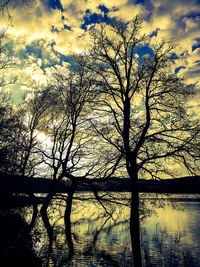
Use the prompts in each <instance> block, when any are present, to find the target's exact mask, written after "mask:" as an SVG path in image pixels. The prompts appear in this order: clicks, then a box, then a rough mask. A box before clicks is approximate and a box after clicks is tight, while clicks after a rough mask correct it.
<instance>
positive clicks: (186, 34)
mask: <svg viewBox="0 0 200 267" xmlns="http://www.w3.org/2000/svg"><path fill="white" fill-rule="evenodd" d="M139 12H140V13H142V16H143V18H144V22H143V29H142V33H145V34H147V35H149V36H150V35H151V36H152V37H153V38H154V40H155V41H159V40H161V39H162V38H166V39H169V38H170V37H175V38H176V42H177V43H178V44H179V46H177V48H176V50H175V52H176V54H177V55H178V56H179V57H180V58H179V60H178V62H177V63H176V64H175V65H174V70H175V69H177V68H179V67H180V66H182V68H180V69H179V72H178V74H179V75H185V76H187V79H188V83H197V85H198V86H199V85H200V84H199V83H200V82H199V80H200V79H199V75H200V73H199V62H198V60H199V47H198V46H199V43H200V42H199V39H198V38H199V37H200V29H199V22H200V16H199V14H200V4H199V3H198V1H197V0H191V1H188V0H173V1H165V0H142V1H138V0H135V1H130V0H110V1H107V0H96V1H93V0H54V1H49V0H38V4H37V6H36V7H34V8H32V9H29V10H25V9H24V8H23V7H22V6H17V7H16V8H14V9H11V10H10V13H11V15H12V18H13V19H12V26H11V25H10V26H9V28H8V35H9V36H8V37H9V42H8V48H9V50H10V51H11V52H12V53H13V54H17V55H18V57H19V62H18V66H19V68H20V70H19V73H21V70H22V69H24V71H25V70H27V67H28V68H29V69H31V68H32V71H33V70H34V75H32V78H34V79H36V78H37V79H39V80H42V79H43V78H39V77H40V76H41V77H43V75H44V72H45V70H47V69H50V68H51V67H52V66H58V65H63V64H64V62H65V61H67V62H70V55H71V54H72V53H73V52H76V51H80V50H85V49H87V48H88V46H89V40H90V38H89V29H90V27H92V26H94V25H95V23H97V22H99V19H100V18H102V16H104V17H106V18H107V19H113V18H114V19H116V20H117V19H119V20H123V21H128V20H130V19H132V18H133V17H134V16H135V15H136V14H138V13H139ZM6 24H7V20H6V18H5V17H4V18H1V20H0V26H3V25H6ZM36 67H37V71H36V70H35V69H36ZM39 70H40V71H39ZM30 72H31V71H30ZM19 76H20V79H21V78H22V76H21V74H20V75H19Z"/></svg>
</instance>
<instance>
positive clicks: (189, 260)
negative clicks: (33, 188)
mask: <svg viewBox="0 0 200 267" xmlns="http://www.w3.org/2000/svg"><path fill="white" fill-rule="evenodd" d="M101 196H102V197H103V199H104V206H105V207H104V208H103V207H102V206H101V205H100V204H99V202H98V201H97V200H95V199H94V197H92V196H91V195H90V194H84V193H81V196H80V194H75V196H74V200H73V205H72V210H71V211H70V210H69V207H68V208H66V202H67V201H68V200H67V198H66V196H65V195H57V196H56V199H55V200H54V201H53V203H52V206H51V207H50V208H49V209H48V210H47V216H46V217H45V218H43V219H41V218H40V217H38V218H37V221H36V225H35V228H34V229H35V233H36V234H37V235H38V234H39V237H38V238H36V235H35V237H33V240H35V249H36V251H38V254H40V256H41V258H42V260H43V266H90V264H92V265H91V266H109V267H111V266H134V265H133V254H132V246H131V237H130V231H129V219H130V218H129V216H130V207H129V201H128V200H123V198H122V197H121V195H120V194H119V195H118V196H116V194H115V198H114V197H113V195H112V194H111V195H109V194H101ZM145 201H146V202H145ZM145 201H144V202H145V203H146V206H148V205H147V201H149V202H152V200H150V199H149V200H145ZM115 202H116V203H115ZM119 203H121V204H119ZM151 204H152V203H151ZM154 206H155V202H154ZM151 207H152V206H151ZM105 208H106V210H107V211H108V213H107V212H106V210H105ZM144 208H145V207H144ZM145 210H146V209H145ZM145 210H144V211H143V213H142V211H141V214H143V215H142V216H143V217H144V223H143V221H141V222H142V223H141V224H142V228H141V240H142V243H141V254H142V263H143V264H142V266H158V265H159V266H198V265H197V263H196V261H195V260H194V259H193V257H194V255H193V253H192V251H191V249H190V247H189V246H185V245H184V243H183V244H182V243H181V241H182V236H181V234H182V233H184V232H178V231H177V232H176V233H171V232H169V229H166V228H165V227H164V226H162V223H160V224H158V223H154V221H153V222H152V225H154V226H155V225H157V227H155V228H152V226H151V225H150V224H149V225H150V226H148V227H150V228H149V229H147V228H146V227H147V226H146V225H145V223H146V222H148V220H149V219H147V218H146V217H145V216H144V215H145ZM146 212H147V210H146ZM150 218H154V217H153V216H151V217H150ZM155 218H156V217H155ZM45 220H48V221H46V222H45ZM152 220H155V219H152ZM44 227H45V228H46V230H45V231H44ZM163 227H164V228H163ZM176 230H178V229H176ZM33 233H34V231H33ZM188 264H189V265H188Z"/></svg>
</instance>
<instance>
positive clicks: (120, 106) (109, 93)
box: [76, 16, 199, 266]
mask: <svg viewBox="0 0 200 267" xmlns="http://www.w3.org/2000/svg"><path fill="white" fill-rule="evenodd" d="M141 26H142V21H141V19H140V18H139V17H138V16H137V17H136V18H135V19H133V20H132V21H131V22H129V23H127V24H125V23H121V22H116V23H111V24H109V25H107V24H105V23H101V24H100V25H99V28H97V29H96V30H94V31H93V33H92V34H91V39H92V48H91V49H90V50H89V51H87V53H85V54H83V55H79V56H77V58H76V59H77V61H78V62H79V64H81V65H84V66H87V68H88V71H90V72H92V73H95V74H96V79H97V80H98V82H99V86H98V88H97V90H98V92H99V98H98V101H97V103H96V111H97V112H98V114H99V116H98V117H97V114H96V118H97V119H96V120H95V119H94V120H93V122H92V124H93V127H94V129H95V130H96V132H97V133H98V134H99V136H100V137H101V138H103V139H104V140H105V141H106V142H107V144H109V145H110V146H111V147H113V149H115V151H116V153H118V154H121V155H123V158H122V161H124V166H125V170H126V171H127V173H128V176H129V177H130V180H131V191H132V196H131V201H132V205H131V223H130V229H131V233H132V235H131V236H132V244H136V246H134V247H133V252H134V256H135V257H134V258H135V264H136V266H140V265H141V256H140V249H139V247H140V245H139V244H140V236H139V235H140V234H139V196H138V179H139V178H140V177H142V178H143V177H149V178H153V179H159V178H160V177H162V175H164V174H165V175H168V176H171V177H174V176H175V175H176V170H173V171H172V172H170V168H169V165H172V164H179V166H181V167H182V168H185V169H186V170H187V171H188V172H189V173H190V174H192V175H195V174H196V173H197V172H198V171H199V168H198V167H199V166H198V164H196V161H197V160H198V159H199V155H198V149H199V141H198V140H199V123H198V122H197V121H194V120H191V119H190V118H189V117H188V114H187V108H186V104H185V103H186V102H187V100H188V99H189V98H190V97H191V96H193V95H194V87H193V86H187V85H185V83H184V79H183V78H181V77H178V76H177V75H176V74H175V73H174V72H173V71H172V65H173V63H174V61H175V57H174V54H173V53H174V48H175V45H174V43H173V42H172V41H166V40H163V41H160V42H156V43H153V42H152V40H151V39H150V38H148V37H146V36H144V35H141V34H140V29H141ZM141 48H146V49H148V50H147V51H148V54H146V55H144V56H143V57H142V56H140V55H139V54H140V51H141V50H140V49H141ZM102 118H103V119H102Z"/></svg>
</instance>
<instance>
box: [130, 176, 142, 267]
mask: <svg viewBox="0 0 200 267" xmlns="http://www.w3.org/2000/svg"><path fill="white" fill-rule="evenodd" d="M130 235H131V243H132V251H133V259H134V267H141V266H142V257H141V244H140V221H139V193H138V179H137V178H131V213H130Z"/></svg>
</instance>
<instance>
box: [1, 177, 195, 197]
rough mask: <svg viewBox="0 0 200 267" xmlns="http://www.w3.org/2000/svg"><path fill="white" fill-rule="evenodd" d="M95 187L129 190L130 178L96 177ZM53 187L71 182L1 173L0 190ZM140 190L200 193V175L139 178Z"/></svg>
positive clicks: (45, 190) (60, 190)
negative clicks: (54, 181)
mask: <svg viewBox="0 0 200 267" xmlns="http://www.w3.org/2000/svg"><path fill="white" fill-rule="evenodd" d="M92 184H93V188H95V189H96V190H97V191H113V192H129V191H130V179H129V178H117V177H113V178H110V179H105V180H103V179H94V180H93V182H92ZM52 188H54V191H55V192H57V193H65V192H68V190H70V186H69V183H68V182H66V181H64V180H63V181H61V182H60V183H58V184H56V185H54V184H53V181H52V180H49V179H46V178H27V177H21V176H17V175H12V176H11V175H6V174H0V192H12V193H27V192H33V193H48V192H49V191H50V190H51V189H52ZM91 190H92V187H91V185H89V184H87V183H80V184H79V185H78V187H77V191H91ZM139 191H140V192H160V193H164V192H166V193H200V177H199V176H193V177H182V178H175V179H160V180H145V179H140V180H139Z"/></svg>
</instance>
